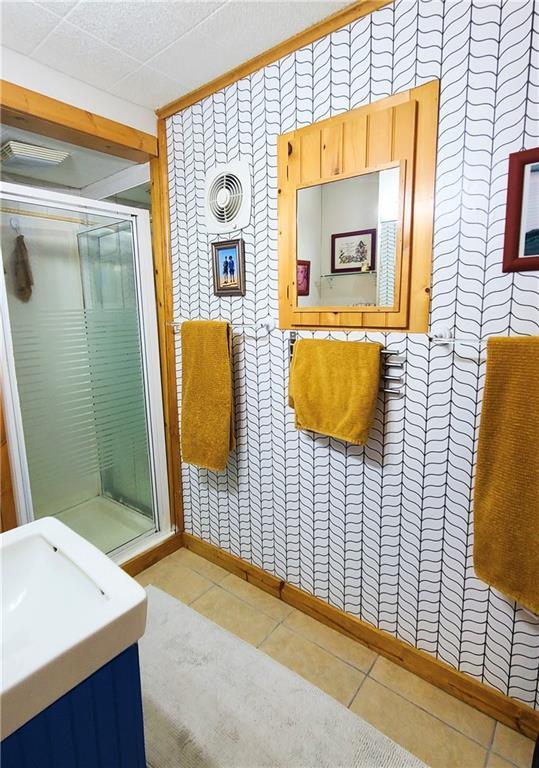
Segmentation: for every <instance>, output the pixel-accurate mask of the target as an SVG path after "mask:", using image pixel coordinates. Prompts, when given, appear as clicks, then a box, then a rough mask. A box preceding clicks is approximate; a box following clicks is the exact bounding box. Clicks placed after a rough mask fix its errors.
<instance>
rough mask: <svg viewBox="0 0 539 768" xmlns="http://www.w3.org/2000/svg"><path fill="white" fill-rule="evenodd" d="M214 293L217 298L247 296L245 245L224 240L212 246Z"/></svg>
mask: <svg viewBox="0 0 539 768" xmlns="http://www.w3.org/2000/svg"><path fill="white" fill-rule="evenodd" d="M211 251H212V268H213V293H214V295H215V296H245V244H244V242H243V240H242V239H241V238H240V239H237V240H222V241H221V242H216V243H212V244H211Z"/></svg>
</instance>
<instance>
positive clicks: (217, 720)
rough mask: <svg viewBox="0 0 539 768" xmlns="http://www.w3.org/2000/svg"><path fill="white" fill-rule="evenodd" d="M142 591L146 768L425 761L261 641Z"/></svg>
mask: <svg viewBox="0 0 539 768" xmlns="http://www.w3.org/2000/svg"><path fill="white" fill-rule="evenodd" d="M147 593H148V623H147V628H146V633H145V635H144V637H143V638H142V639H141V641H140V644H139V650H140V664H141V674H142V694H143V705H144V728H145V736H146V759H147V762H148V766H149V768H270V767H271V768H425V764H424V763H422V762H421V760H419V759H418V758H416V757H414V756H412V755H411V754H410V753H409V752H407V751H406V750H405V749H403V748H402V747H400V746H399V745H398V744H395V743H394V742H393V741H391V739H388V738H387V737H386V736H384V735H383V734H382V733H380V732H379V731H377V730H376V729H375V728H373V727H372V726H371V725H369V724H368V723H366V722H365V721H364V720H362V719H361V718H359V717H358V716H357V715H354V714H353V713H352V712H350V711H349V710H348V709H346V707H344V706H342V705H341V704H339V702H337V701H335V700H334V699H332V698H331V697H330V696H328V695H327V694H325V693H324V692H323V691H321V690H319V689H318V688H316V687H315V686H314V685H311V684H310V683H308V682H307V681H306V680H304V679H303V678H302V677H300V676H299V675H297V674H296V673H295V672H292V671H291V670H289V669H287V668H286V667H283V666H282V665H281V664H279V663H278V662H276V661H274V660H273V659H271V658H270V657H269V656H266V654H265V653H263V652H262V651H259V650H258V649H257V648H254V647H253V646H251V645H249V644H248V643H245V642H244V641H243V640H240V639H239V638H238V637H236V636H235V635H232V634H230V633H229V632H227V631H226V630H224V629H222V628H221V627H219V626H217V624H214V623H213V622H212V621H210V620H209V619H206V618H205V617H203V616H200V615H199V614H198V613H196V611H194V610H193V609H192V608H189V607H188V606H186V605H184V604H183V603H180V602H179V601H178V600H176V599H175V598H173V597H171V596H170V595H168V594H166V593H165V592H162V591H161V590H159V589H157V588H155V587H151V586H150V587H148V588H147Z"/></svg>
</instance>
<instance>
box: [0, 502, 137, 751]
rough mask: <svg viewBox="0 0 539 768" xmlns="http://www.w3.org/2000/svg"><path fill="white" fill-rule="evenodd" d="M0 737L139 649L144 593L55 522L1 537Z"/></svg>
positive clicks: (39, 523)
mask: <svg viewBox="0 0 539 768" xmlns="http://www.w3.org/2000/svg"><path fill="white" fill-rule="evenodd" d="M0 558H1V560H0V573H1V582H2V618H1V621H2V630H1V645H0V654H1V669H0V673H1V675H0V713H1V723H0V726H1V727H0V736H1V738H2V739H4V738H5V737H6V736H9V734H10V733H13V731H15V730H17V728H19V727H20V726H21V725H24V723H26V722H27V721H28V720H30V718H32V717H33V716H34V715H36V714H38V713H39V712H41V711H42V710H43V709H45V707H47V706H48V705H49V704H52V702H53V701H56V699H58V698H59V697H60V696H62V695H63V694H64V693H67V691H69V690H71V688H73V687H74V686H75V685H77V684H78V683H80V682H82V680H84V679H85V678H86V677H88V676H89V675H91V674H92V673H93V672H95V671H96V670H97V669H99V668H100V667H102V666H103V665H104V664H106V663H107V662H108V661H110V660H111V659H113V658H114V657H115V656H117V655H118V654H119V653H121V651H123V650H125V649H126V648H127V647H128V646H130V645H132V644H133V643H136V642H137V640H138V639H139V638H140V637H141V636H142V635H143V634H144V628H145V626H146V593H145V591H144V590H143V589H142V587H141V586H140V585H139V584H137V582H136V581H134V579H132V578H131V577H130V576H128V575H127V574H126V573H124V571H122V570H121V569H120V568H118V566H117V565H115V564H114V563H113V562H112V560H110V559H109V558H108V557H107V556H106V555H104V554H103V553H102V552H100V551H99V550H98V549H96V548H95V547H94V546H93V545H92V544H90V543H89V542H87V541H86V540H85V539H83V538H82V537H81V536H78V534H76V533H74V532H73V531H72V530H71V529H70V528H67V526H65V525H64V524H63V523H61V522H60V521H59V520H56V519H55V518H53V517H45V518H43V519H41V520H36V521H35V522H33V523H29V524H28V525H24V526H21V527H20V528H15V529H14V530H12V531H7V532H6V533H3V534H1V535H0Z"/></svg>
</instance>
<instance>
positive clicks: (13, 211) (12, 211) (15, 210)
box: [0, 207, 99, 227]
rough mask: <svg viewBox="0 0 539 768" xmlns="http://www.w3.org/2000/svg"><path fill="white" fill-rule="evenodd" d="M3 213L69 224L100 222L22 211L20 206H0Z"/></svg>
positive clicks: (84, 224) (86, 224)
mask: <svg viewBox="0 0 539 768" xmlns="http://www.w3.org/2000/svg"><path fill="white" fill-rule="evenodd" d="M0 212H1V213H9V214H11V215H15V216H31V217H33V218H36V219H51V220H52V221H65V222H67V223H69V224H81V225H83V226H85V227H87V226H93V225H94V224H99V222H98V221H83V220H82V219H76V218H73V217H71V218H70V217H68V216H58V215H57V214H54V213H39V212H38V211H22V210H19V209H18V208H4V207H2V208H0Z"/></svg>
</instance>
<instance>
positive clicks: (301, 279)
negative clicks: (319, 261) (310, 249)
mask: <svg viewBox="0 0 539 768" xmlns="http://www.w3.org/2000/svg"><path fill="white" fill-rule="evenodd" d="M296 265H297V267H296V280H297V288H298V296H308V295H309V292H310V286H311V262H310V261H305V260H304V259H298V260H297V261H296Z"/></svg>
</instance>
